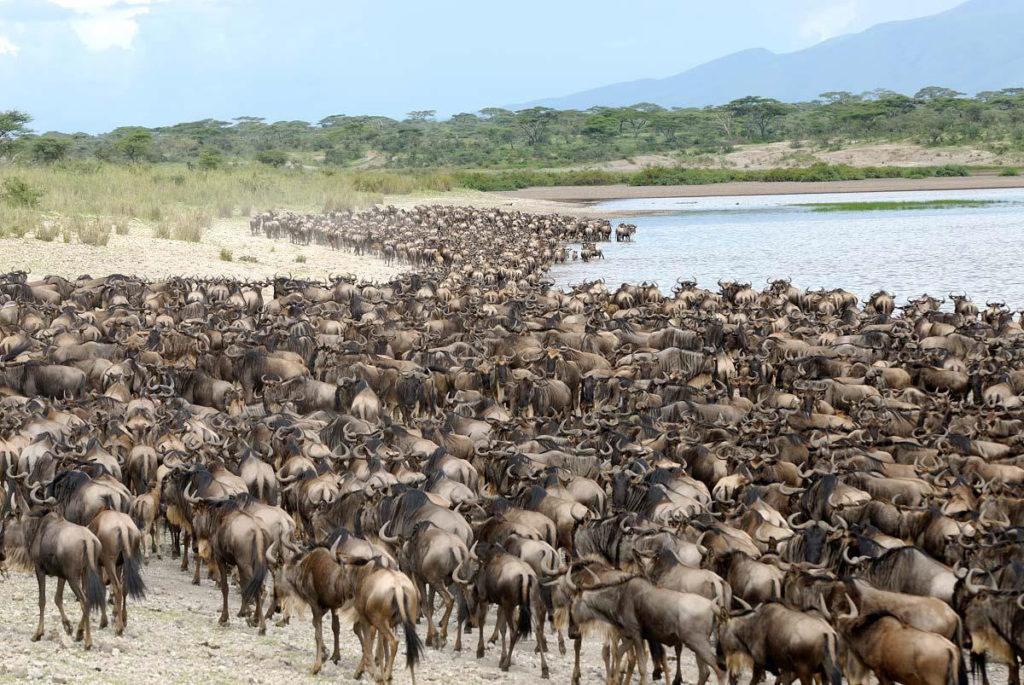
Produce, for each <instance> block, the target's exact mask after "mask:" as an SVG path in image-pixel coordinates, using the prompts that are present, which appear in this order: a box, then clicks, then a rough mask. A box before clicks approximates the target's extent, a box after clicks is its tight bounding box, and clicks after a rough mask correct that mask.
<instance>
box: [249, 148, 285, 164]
mask: <svg viewBox="0 0 1024 685" xmlns="http://www.w3.org/2000/svg"><path fill="white" fill-rule="evenodd" d="M256 161H257V162H259V163H260V164H266V165H267V166H272V167H282V166H284V165H285V164H286V163H287V162H288V153H287V152H284V151H283V150H260V151H259V152H257V153H256Z"/></svg>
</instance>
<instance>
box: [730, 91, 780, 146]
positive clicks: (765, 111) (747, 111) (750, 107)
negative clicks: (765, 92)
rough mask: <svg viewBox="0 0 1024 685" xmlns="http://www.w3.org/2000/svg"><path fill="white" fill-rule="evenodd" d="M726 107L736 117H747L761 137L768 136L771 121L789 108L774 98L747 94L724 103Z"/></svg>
mask: <svg viewBox="0 0 1024 685" xmlns="http://www.w3.org/2000/svg"><path fill="white" fill-rule="evenodd" d="M726 108H727V109H729V110H731V111H732V113H733V114H735V115H736V116H737V117H743V118H746V119H748V120H749V121H750V123H751V124H752V125H753V126H754V127H755V128H756V129H757V130H758V132H759V133H760V136H761V138H762V139H764V138H767V137H768V131H769V130H770V129H771V126H772V122H774V121H775V120H776V119H778V118H779V117H781V116H782V115H784V114H787V113H788V112H789V111H790V109H791V108H790V107H789V106H788V105H784V104H783V103H781V102H779V101H778V100H775V99H774V98H763V97H759V96H757V95H748V96H747V97H745V98H740V99H739V100H733V101H732V102H730V103H729V104H727V105H726Z"/></svg>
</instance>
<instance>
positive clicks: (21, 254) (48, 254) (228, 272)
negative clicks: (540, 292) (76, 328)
mask: <svg viewBox="0 0 1024 685" xmlns="http://www.w3.org/2000/svg"><path fill="white" fill-rule="evenodd" d="M222 248H224V249H226V250H228V251H230V252H231V257H232V261H225V260H222V259H221V249H222ZM243 257H246V258H252V259H255V261H243V260H242V258H243ZM297 259H299V260H305V261H296V260H297ZM12 270H30V271H31V272H32V274H34V275H39V276H40V277H41V276H43V275H45V274H53V275H59V276H64V277H66V278H74V277H77V276H80V275H82V274H91V275H93V276H97V275H100V274H111V273H122V274H132V275H139V276H146V277H148V278H163V277H166V276H170V275H180V276H197V275H198V276H204V277H215V276H229V277H232V278H242V279H264V278H268V277H270V276H273V275H275V274H289V273H290V274H292V275H294V276H296V277H312V278H317V279H325V278H327V277H328V276H329V275H330V274H353V275H355V276H357V277H359V278H361V279H365V280H372V281H387V280H390V279H391V278H393V277H394V276H395V275H397V274H398V273H400V272H401V271H402V269H401V268H400V267H389V266H386V265H385V264H384V262H383V261H382V260H379V259H376V258H374V257H361V256H357V255H354V254H352V253H350V252H345V251H341V250H331V249H329V248H326V247H324V246H321V245H293V244H291V243H289V242H288V241H287V240H272V239H270V238H267V237H265V236H263V235H259V236H252V235H250V232H249V220H248V219H247V218H245V217H234V218H231V219H216V220H214V223H213V227H212V228H210V229H209V230H207V231H206V232H205V233H204V234H203V237H202V240H201V241H200V242H198V243H187V242H183V241H180V240H162V239H158V238H154V237H153V234H152V231H151V230H150V228H149V227H148V226H147V225H145V224H143V223H140V222H133V223H132V225H131V228H130V231H129V233H128V235H117V234H112V235H111V236H110V242H109V243H108V244H107V245H106V246H104V247H94V246H91V245H83V244H81V243H79V242H78V239H77V237H75V238H74V239H73V241H72V242H71V243H64V242H62V241H61V238H60V236H58V237H57V238H56V239H55V240H54V241H52V242H43V241H41V240H37V239H36V238H34V237H32V236H31V235H29V236H27V237H25V238H19V239H4V240H0V273H6V272H8V271H12Z"/></svg>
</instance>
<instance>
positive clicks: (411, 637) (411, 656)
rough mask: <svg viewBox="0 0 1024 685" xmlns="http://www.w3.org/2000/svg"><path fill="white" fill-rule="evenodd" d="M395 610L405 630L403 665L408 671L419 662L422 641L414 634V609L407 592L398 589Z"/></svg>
mask: <svg viewBox="0 0 1024 685" xmlns="http://www.w3.org/2000/svg"><path fill="white" fill-rule="evenodd" d="M394 602H395V611H396V612H397V613H398V616H399V618H401V619H402V629H403V630H404V631H405V665H406V668H408V669H409V670H410V671H411V670H413V667H414V666H416V664H418V663H419V662H420V658H421V657H422V656H423V641H422V640H420V636H419V635H417V634H416V624H415V623H414V621H415V620H416V613H417V612H416V611H415V610H414V609H413V606H412V597H411V596H410V595H409V593H408V592H403V591H399V593H398V594H397V595H396V596H395V599H394Z"/></svg>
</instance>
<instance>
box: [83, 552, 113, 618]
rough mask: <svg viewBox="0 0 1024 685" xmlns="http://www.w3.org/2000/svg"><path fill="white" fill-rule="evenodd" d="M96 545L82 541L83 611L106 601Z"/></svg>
mask: <svg viewBox="0 0 1024 685" xmlns="http://www.w3.org/2000/svg"><path fill="white" fill-rule="evenodd" d="M97 547H98V545H90V544H89V542H88V541H84V542H82V556H83V557H84V559H85V563H86V567H85V611H86V613H88V612H89V611H90V610H92V609H93V608H96V607H102V606H103V603H104V602H105V601H107V588H106V586H105V585H104V584H103V576H102V575H100V560H99V550H98V549H97Z"/></svg>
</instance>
